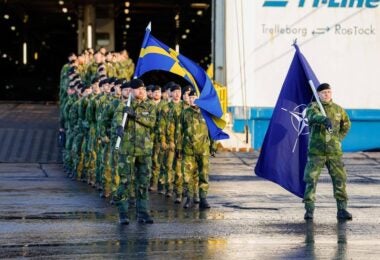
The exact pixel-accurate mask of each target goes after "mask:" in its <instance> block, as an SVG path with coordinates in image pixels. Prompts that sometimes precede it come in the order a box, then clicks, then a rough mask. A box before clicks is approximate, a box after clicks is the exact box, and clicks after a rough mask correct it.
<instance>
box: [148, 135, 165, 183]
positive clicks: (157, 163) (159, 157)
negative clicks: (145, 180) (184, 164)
mask: <svg viewBox="0 0 380 260" xmlns="http://www.w3.org/2000/svg"><path fill="white" fill-rule="evenodd" d="M163 155H164V154H163V153H162V152H161V144H160V143H159V142H155V143H154V148H153V156H152V177H151V178H150V186H152V187H155V186H157V183H158V177H159V175H160V168H161V164H162V161H163V158H164V156H163Z"/></svg>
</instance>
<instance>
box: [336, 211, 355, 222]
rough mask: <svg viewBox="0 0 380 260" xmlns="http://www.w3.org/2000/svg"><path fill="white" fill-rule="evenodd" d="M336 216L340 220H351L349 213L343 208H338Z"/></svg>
mask: <svg viewBox="0 0 380 260" xmlns="http://www.w3.org/2000/svg"><path fill="white" fill-rule="evenodd" d="M336 217H337V219H340V220H352V215H351V213H350V212H348V211H347V210H345V209H340V210H338V213H337V214H336Z"/></svg>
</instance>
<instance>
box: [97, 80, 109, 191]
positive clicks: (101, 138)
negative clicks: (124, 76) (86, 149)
mask: <svg viewBox="0 0 380 260" xmlns="http://www.w3.org/2000/svg"><path fill="white" fill-rule="evenodd" d="M99 88H100V90H101V92H102V93H101V94H100V95H98V98H97V102H96V107H95V114H96V139H97V146H96V147H95V150H96V154H97V160H96V171H95V176H96V186H97V188H98V190H99V191H100V190H102V189H103V186H102V182H103V172H104V164H103V159H104V146H105V144H106V143H107V142H109V139H108V137H107V136H106V135H105V130H104V126H103V121H102V113H103V111H104V110H105V109H106V107H107V105H108V102H109V100H110V95H109V93H110V84H109V79H107V78H105V79H102V80H100V81H99ZM103 194H104V193H101V194H100V195H101V196H102V195H103Z"/></svg>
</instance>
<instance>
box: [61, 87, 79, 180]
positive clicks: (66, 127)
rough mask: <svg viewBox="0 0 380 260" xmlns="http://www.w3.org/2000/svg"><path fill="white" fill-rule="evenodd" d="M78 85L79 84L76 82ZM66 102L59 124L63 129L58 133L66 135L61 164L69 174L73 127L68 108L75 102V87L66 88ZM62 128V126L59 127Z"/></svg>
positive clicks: (71, 166) (71, 168)
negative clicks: (62, 132) (61, 132)
mask: <svg viewBox="0 0 380 260" xmlns="http://www.w3.org/2000/svg"><path fill="white" fill-rule="evenodd" d="M78 84H79V82H78ZM67 95H68V98H67V102H66V103H65V106H64V108H63V110H62V111H63V112H62V120H61V124H63V128H61V129H60V131H64V133H65V135H66V142H65V147H64V150H63V163H64V166H65V170H66V172H67V173H69V174H70V173H71V171H72V170H73V165H72V160H71V154H70V153H71V146H72V141H73V134H72V132H73V129H74V125H73V124H71V121H70V108H71V106H72V104H73V103H74V102H75V101H76V100H77V98H78V96H77V95H76V91H75V85H74V84H72V85H70V86H69V87H68V89H67ZM61 127H62V125H61Z"/></svg>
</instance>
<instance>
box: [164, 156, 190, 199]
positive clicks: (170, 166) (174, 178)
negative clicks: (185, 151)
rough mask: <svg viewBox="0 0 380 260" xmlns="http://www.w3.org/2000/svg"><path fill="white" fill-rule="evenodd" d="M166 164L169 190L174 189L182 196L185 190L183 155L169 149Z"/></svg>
mask: <svg viewBox="0 0 380 260" xmlns="http://www.w3.org/2000/svg"><path fill="white" fill-rule="evenodd" d="M169 155H170V156H168V158H170V160H169V159H168V161H167V165H166V169H167V176H168V179H167V181H168V183H167V187H168V188H167V190H170V191H172V190H174V191H175V193H176V195H177V196H182V192H183V172H182V155H181V154H178V153H175V152H173V151H170V150H169ZM196 183H198V182H196Z"/></svg>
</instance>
